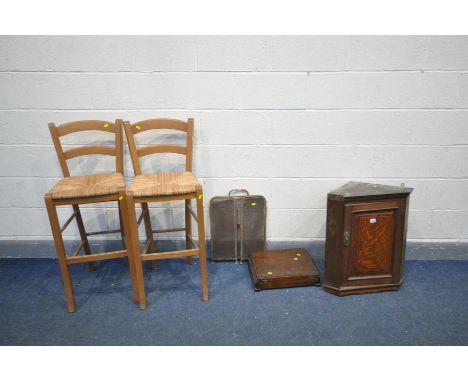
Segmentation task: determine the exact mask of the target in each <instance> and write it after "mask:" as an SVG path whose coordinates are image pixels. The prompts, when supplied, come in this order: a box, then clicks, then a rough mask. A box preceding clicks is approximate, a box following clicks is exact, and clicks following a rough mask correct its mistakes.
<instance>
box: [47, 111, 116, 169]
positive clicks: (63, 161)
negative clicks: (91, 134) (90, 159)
mask: <svg viewBox="0 0 468 382" xmlns="http://www.w3.org/2000/svg"><path fill="white" fill-rule="evenodd" d="M49 130H50V135H51V137H52V142H53V143H54V147H55V151H56V153H57V157H58V159H59V163H60V167H61V169H62V173H63V176H64V177H68V176H70V170H69V168H68V165H67V160H69V159H72V158H76V157H78V156H81V155H96V154H97V155H111V156H115V157H116V166H115V167H116V172H120V173H121V174H123V139H122V120H120V119H117V120H116V121H115V123H113V122H108V121H95V120H93V121H91V120H89V121H76V122H70V123H66V124H63V125H60V126H55V124H53V123H49ZM90 130H98V131H105V132H108V133H112V134H114V135H115V146H113V147H111V146H82V147H77V148H73V149H70V150H66V151H64V150H63V147H62V144H61V142H60V137H62V136H64V135H68V134H72V133H77V132H80V131H90Z"/></svg>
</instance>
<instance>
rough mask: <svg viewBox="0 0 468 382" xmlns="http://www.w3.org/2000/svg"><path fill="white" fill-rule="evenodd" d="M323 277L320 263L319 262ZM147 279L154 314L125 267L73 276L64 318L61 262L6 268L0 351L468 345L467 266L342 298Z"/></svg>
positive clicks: (246, 281)
mask: <svg viewBox="0 0 468 382" xmlns="http://www.w3.org/2000/svg"><path fill="white" fill-rule="evenodd" d="M317 265H318V268H319V269H320V270H321V271H322V266H323V264H322V263H318V264H317ZM159 267H160V269H159V270H157V271H151V270H149V269H146V270H145V279H146V287H147V298H148V304H149V305H148V308H147V309H146V310H145V311H140V310H139V309H138V307H137V305H135V304H134V303H133V302H132V300H131V291H130V280H129V274H128V268H127V267H126V266H125V265H124V262H123V261H122V260H112V261H107V262H102V263H99V264H98V269H97V271H95V272H89V271H88V269H87V267H86V265H82V264H80V265H75V266H73V267H72V277H73V284H74V287H75V297H76V302H77V311H76V313H73V314H70V313H68V312H67V310H66V304H65V297H64V293H63V286H62V281H61V278H60V274H59V270H58V265H57V263H56V261H55V260H51V259H40V260H27V259H2V260H0V293H1V294H0V345H468V261H408V262H407V263H406V281H405V283H404V285H403V287H402V288H401V290H400V291H399V292H387V293H374V294H368V295H360V296H359V295H358V296H348V297H341V298H340V297H336V296H333V295H331V294H328V293H326V292H324V291H323V289H322V288H319V287H308V288H292V289H280V290H271V291H262V292H253V289H252V285H251V283H250V278H249V274H248V268H247V265H245V264H244V265H235V264H233V263H215V264H211V263H210V264H209V285H210V300H209V301H208V302H206V303H203V302H202V300H201V298H200V294H201V293H200V283H199V281H200V278H199V273H198V264H197V261H195V262H194V265H192V266H188V265H185V263H184V262H183V261H181V260H165V261H161V262H160V263H159Z"/></svg>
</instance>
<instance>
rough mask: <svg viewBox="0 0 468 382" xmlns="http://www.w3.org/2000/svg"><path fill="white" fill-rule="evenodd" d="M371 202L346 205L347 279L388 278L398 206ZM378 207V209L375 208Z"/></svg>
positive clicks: (392, 256) (390, 274)
mask: <svg viewBox="0 0 468 382" xmlns="http://www.w3.org/2000/svg"><path fill="white" fill-rule="evenodd" d="M379 204H380V203H372V204H369V205H367V206H366V204H361V205H359V206H356V205H354V206H350V207H348V208H347V209H348V213H347V219H346V220H347V224H346V225H347V227H346V228H347V230H346V232H345V238H344V240H345V246H346V247H347V251H346V252H347V265H346V268H347V271H346V275H347V280H349V281H351V280H358V279H373V278H375V279H378V278H387V277H392V276H393V275H392V273H393V272H392V269H393V260H392V259H394V252H395V249H396V248H395V237H396V229H397V227H396V226H397V219H398V215H399V213H398V212H399V208H398V206H396V205H394V204H393V205H389V204H388V203H385V204H383V203H382V205H381V206H379ZM376 207H380V208H376Z"/></svg>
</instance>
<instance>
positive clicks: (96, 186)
mask: <svg viewBox="0 0 468 382" xmlns="http://www.w3.org/2000/svg"><path fill="white" fill-rule="evenodd" d="M122 188H125V181H124V177H123V175H122V174H121V173H119V172H114V173H110V174H93V175H81V176H68V177H66V178H63V179H61V180H60V181H58V182H57V183H56V184H55V186H54V187H52V189H51V190H50V193H51V194H52V199H68V198H82V197H91V196H104V195H112V194H116V193H118V191H119V189H122Z"/></svg>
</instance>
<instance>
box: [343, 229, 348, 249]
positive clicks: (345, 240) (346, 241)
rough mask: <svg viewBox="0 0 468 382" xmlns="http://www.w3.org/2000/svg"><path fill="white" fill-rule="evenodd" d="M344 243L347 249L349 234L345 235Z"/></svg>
mask: <svg viewBox="0 0 468 382" xmlns="http://www.w3.org/2000/svg"><path fill="white" fill-rule="evenodd" d="M343 243H344V245H345V246H346V247H347V246H348V245H349V232H345V233H344V238H343Z"/></svg>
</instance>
